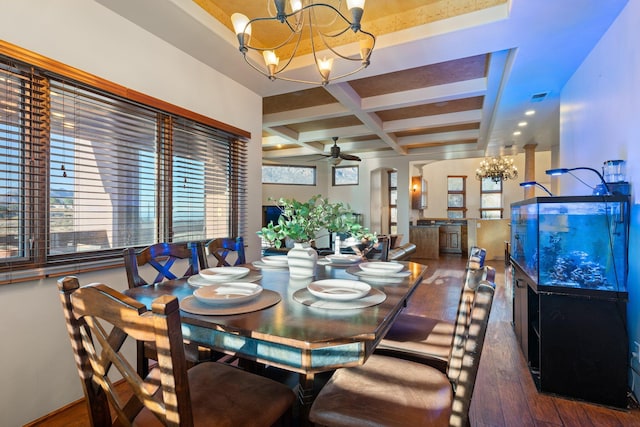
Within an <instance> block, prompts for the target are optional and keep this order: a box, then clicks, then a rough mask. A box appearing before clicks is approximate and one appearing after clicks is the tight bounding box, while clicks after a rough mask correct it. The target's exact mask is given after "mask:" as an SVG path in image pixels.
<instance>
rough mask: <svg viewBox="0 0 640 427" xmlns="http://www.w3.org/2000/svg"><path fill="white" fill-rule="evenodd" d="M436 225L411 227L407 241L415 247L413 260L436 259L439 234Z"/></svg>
mask: <svg viewBox="0 0 640 427" xmlns="http://www.w3.org/2000/svg"><path fill="white" fill-rule="evenodd" d="M438 228H439V226H437V225H425V226H417V227H411V228H410V230H409V241H410V242H411V243H414V244H415V245H416V252H415V254H414V255H413V257H414V258H424V259H438V257H439V252H440V251H439V246H440V244H439V234H438Z"/></svg>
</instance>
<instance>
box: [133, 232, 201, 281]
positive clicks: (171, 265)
mask: <svg viewBox="0 0 640 427" xmlns="http://www.w3.org/2000/svg"><path fill="white" fill-rule="evenodd" d="M196 246H197V244H196V243H166V242H165V243H156V244H154V245H151V246H148V247H146V248H144V249H142V250H141V251H136V249H135V248H127V249H125V250H124V253H123V256H124V265H125V270H126V272H127V282H128V284H129V288H135V287H138V286H143V285H147V284H149V283H159V282H162V281H164V280H174V279H178V278H182V277H188V276H191V275H194V274H197V273H198V272H199V271H200V263H199V262H198V250H197V248H196ZM177 260H187V262H188V264H187V266H186V270H185V271H184V272H183V271H182V270H181V268H184V267H183V266H181V265H178V264H177V263H176V261H177ZM145 265H148V266H150V267H153V270H154V271H155V274H156V275H155V278H154V279H153V280H152V281H150V282H147V281H146V280H145V279H144V278H143V277H142V276H141V274H140V267H142V266H145Z"/></svg>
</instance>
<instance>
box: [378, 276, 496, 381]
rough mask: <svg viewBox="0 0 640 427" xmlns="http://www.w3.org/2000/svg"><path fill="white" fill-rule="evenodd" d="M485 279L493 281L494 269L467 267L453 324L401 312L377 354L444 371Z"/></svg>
mask: <svg viewBox="0 0 640 427" xmlns="http://www.w3.org/2000/svg"><path fill="white" fill-rule="evenodd" d="M485 280H487V281H489V282H493V281H494V280H495V269H494V268H493V267H490V266H485V267H484V268H482V269H472V268H467V269H466V274H465V280H464V283H463V285H462V289H461V291H460V297H459V299H458V308H457V311H456V318H455V320H454V321H453V322H452V321H450V320H447V319H437V318H432V317H427V316H420V315H416V314H411V313H405V312H402V313H400V314H399V315H398V317H397V318H396V320H395V321H394V322H393V325H392V326H391V328H390V329H389V331H388V332H387V334H386V335H385V336H384V338H383V339H382V340H381V341H380V343H379V344H378V346H377V347H376V350H375V351H376V353H378V354H383V355H387V356H393V357H400V358H403V359H407V360H411V361H414V362H419V363H424V364H427V365H431V366H433V367H435V368H437V369H439V370H441V371H442V372H446V370H447V368H448V363H449V360H450V355H451V352H452V351H453V348H454V346H455V342H456V341H459V340H461V339H462V335H461V334H462V333H463V332H464V330H465V327H466V326H465V325H466V321H467V316H468V311H469V307H471V306H472V305H473V302H474V300H475V297H476V292H475V291H476V289H477V287H478V285H479V284H480V283H481V282H482V281H485Z"/></svg>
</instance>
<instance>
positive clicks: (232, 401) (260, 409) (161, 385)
mask: <svg viewBox="0 0 640 427" xmlns="http://www.w3.org/2000/svg"><path fill="white" fill-rule="evenodd" d="M58 289H59V291H60V301H61V303H62V308H63V311H64V316H65V320H66V324H67V331H68V333H69V338H70V339H71V347H72V349H73V353H74V359H75V361H76V367H77V369H78V374H79V375H80V379H81V381H82V386H83V389H84V394H85V398H86V403H87V409H88V410H89V416H90V419H91V425H92V426H111V425H131V424H132V423H133V422H134V421H135V422H136V425H144V426H152V425H167V426H201V425H203V426H204V425H206V426H212V425H216V426H248V425H252V426H270V425H272V424H274V423H276V422H277V421H279V420H283V421H285V422H287V421H290V420H289V418H290V417H291V412H292V411H291V406H292V404H293V402H294V401H295V394H294V393H293V391H292V390H291V389H290V388H289V387H287V386H285V385H284V384H281V383H278V382H276V381H274V380H270V379H267V378H264V377H261V376H258V375H254V374H251V373H248V372H245V371H242V370H240V369H238V368H236V367H232V366H229V365H226V364H222V363H217V362H206V363H200V364H198V365H196V366H194V367H192V368H190V369H187V362H186V358H185V353H184V347H183V345H182V343H183V337H182V330H181V319H180V310H179V307H178V299H177V298H176V297H175V296H169V295H164V296H161V297H159V298H157V299H156V300H154V301H153V303H152V305H151V306H152V309H151V310H147V308H146V307H145V306H144V304H141V303H139V302H138V301H136V300H134V299H132V298H130V297H127V296H126V295H124V294H122V293H120V292H118V291H116V290H114V289H112V288H110V287H108V286H107V285H104V284H91V285H87V286H83V287H80V285H79V283H78V279H77V278H76V277H72V276H68V277H64V278H62V279H60V280H59V281H58ZM129 337H130V338H132V339H135V340H137V341H143V342H148V343H153V344H154V346H155V347H156V348H157V349H158V366H157V368H154V369H152V370H151V371H150V372H149V374H148V375H147V376H144V377H142V376H140V375H139V374H138V373H137V372H136V371H135V370H134V368H133V367H132V365H131V363H130V361H129V360H128V359H127V352H126V350H125V348H123V344H124V343H125V342H126V341H127V338H129ZM120 378H122V379H120ZM114 381H124V382H126V384H127V386H128V387H129V388H130V391H131V393H127V394H126V396H124V395H119V394H118V393H117V391H116V387H115V382H114ZM118 389H122V387H118ZM129 395H130V397H127V396H129ZM110 406H111V408H112V410H113V412H114V413H115V418H112V412H111V410H110Z"/></svg>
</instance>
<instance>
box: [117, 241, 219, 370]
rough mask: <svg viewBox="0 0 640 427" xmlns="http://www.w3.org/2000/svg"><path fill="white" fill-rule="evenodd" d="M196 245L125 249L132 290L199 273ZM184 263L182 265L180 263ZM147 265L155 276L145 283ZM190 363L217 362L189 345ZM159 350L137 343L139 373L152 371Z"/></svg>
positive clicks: (197, 348) (210, 355)
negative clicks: (150, 369) (143, 272)
mask: <svg viewBox="0 0 640 427" xmlns="http://www.w3.org/2000/svg"><path fill="white" fill-rule="evenodd" d="M196 246H197V244H196V243H166V242H164V243H156V244H153V245H151V246H148V247H146V248H144V249H142V250H139V251H137V250H136V249H135V248H126V249H125V250H124V253H123V256H124V267H125V271H126V273H127V283H128V285H129V289H133V288H136V287H138V286H144V285H148V284H151V283H160V282H163V281H165V280H174V279H178V278H182V277H188V276H191V275H193V274H198V272H199V271H200V270H199V265H200V264H199V262H198V251H197V247H196ZM180 261H183V262H180ZM144 266H148V267H150V270H151V271H153V274H152V275H151V276H149V277H155V278H154V279H153V280H149V281H147V280H145V279H144V278H143V277H142V276H141V274H140V270H141V267H144ZM185 345H186V346H187V348H186V351H187V360H188V361H189V362H190V363H198V362H201V361H205V360H212V359H215V358H216V357H217V356H218V355H216V357H214V353H213V352H212V351H211V350H210V349H208V348H205V347H199V346H196V345H194V344H191V343H186V344H185ZM156 357H157V355H156V349H155V347H154V346H153V344H152V343H147V344H143V343H142V342H139V343H138V372H139V373H140V375H142V376H145V375H146V374H147V373H148V372H149V360H157V359H156Z"/></svg>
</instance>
